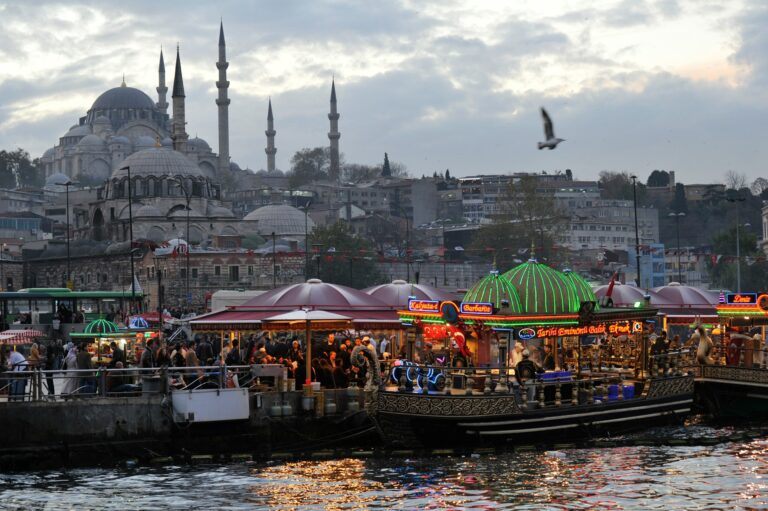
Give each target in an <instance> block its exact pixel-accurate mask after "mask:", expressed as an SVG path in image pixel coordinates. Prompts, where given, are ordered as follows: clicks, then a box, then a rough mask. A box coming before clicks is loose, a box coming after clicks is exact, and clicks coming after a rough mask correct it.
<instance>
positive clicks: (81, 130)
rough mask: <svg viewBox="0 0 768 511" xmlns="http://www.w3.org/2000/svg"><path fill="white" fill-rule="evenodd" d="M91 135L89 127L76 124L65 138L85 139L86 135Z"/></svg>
mask: <svg viewBox="0 0 768 511" xmlns="http://www.w3.org/2000/svg"><path fill="white" fill-rule="evenodd" d="M90 134H91V128H90V127H88V126H87V125H85V124H83V125H82V126H81V125H79V124H75V125H74V126H72V127H71V128H69V131H68V132H67V133H66V134H65V135H64V136H65V137H84V136H86V135H90Z"/></svg>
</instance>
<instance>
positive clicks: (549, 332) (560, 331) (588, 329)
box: [536, 325, 606, 337]
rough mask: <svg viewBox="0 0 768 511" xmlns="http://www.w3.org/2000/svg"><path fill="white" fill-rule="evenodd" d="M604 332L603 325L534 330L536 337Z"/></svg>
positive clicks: (553, 327)
mask: <svg viewBox="0 0 768 511" xmlns="http://www.w3.org/2000/svg"><path fill="white" fill-rule="evenodd" d="M605 332H606V326H605V325H589V326H552V327H546V328H539V329H537V330H536V337H567V336H570V335H600V334H604V333H605Z"/></svg>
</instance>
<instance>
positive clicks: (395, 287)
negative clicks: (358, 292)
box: [363, 280, 454, 309]
mask: <svg viewBox="0 0 768 511" xmlns="http://www.w3.org/2000/svg"><path fill="white" fill-rule="evenodd" d="M363 293H367V294H369V295H371V296H373V297H374V298H377V299H379V300H381V301H382V302H384V303H385V304H387V305H389V306H390V307H395V308H398V309H402V308H405V307H407V306H408V299H409V298H416V299H418V300H438V301H444V300H453V299H454V297H453V296H452V295H451V294H450V293H446V292H445V291H441V290H440V289H437V288H435V287H432V286H425V285H422V284H409V283H408V282H406V281H404V280H394V281H392V283H391V284H381V285H379V286H373V287H369V288H366V289H363Z"/></svg>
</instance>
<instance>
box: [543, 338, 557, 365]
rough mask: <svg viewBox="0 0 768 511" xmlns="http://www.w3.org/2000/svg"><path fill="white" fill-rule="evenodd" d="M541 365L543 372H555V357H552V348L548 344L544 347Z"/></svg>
mask: <svg viewBox="0 0 768 511" xmlns="http://www.w3.org/2000/svg"><path fill="white" fill-rule="evenodd" d="M541 365H542V367H543V369H544V370H545V371H554V370H555V357H554V355H552V346H550V345H549V344H545V345H544V359H543V361H542V363H541Z"/></svg>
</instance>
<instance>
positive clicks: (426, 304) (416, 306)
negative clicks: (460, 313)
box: [408, 300, 440, 312]
mask: <svg viewBox="0 0 768 511" xmlns="http://www.w3.org/2000/svg"><path fill="white" fill-rule="evenodd" d="M408 310H409V311H413V312H439V311H440V302H438V301H437V300H408Z"/></svg>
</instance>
